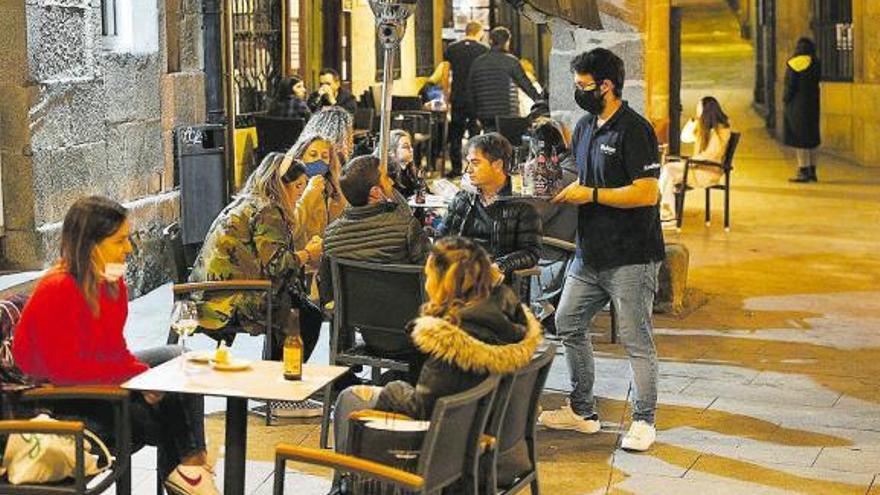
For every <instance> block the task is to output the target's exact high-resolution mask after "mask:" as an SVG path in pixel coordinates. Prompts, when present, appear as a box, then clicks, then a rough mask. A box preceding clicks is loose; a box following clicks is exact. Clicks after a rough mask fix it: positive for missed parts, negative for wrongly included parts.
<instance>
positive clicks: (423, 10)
mask: <svg viewBox="0 0 880 495" xmlns="http://www.w3.org/2000/svg"><path fill="white" fill-rule="evenodd" d="M415 31H416V76H417V77H426V76H430V75H431V74H432V73H433V72H434V4H433V2H421V3H420V4H419V6H418V7H417V8H416V12H415Z"/></svg>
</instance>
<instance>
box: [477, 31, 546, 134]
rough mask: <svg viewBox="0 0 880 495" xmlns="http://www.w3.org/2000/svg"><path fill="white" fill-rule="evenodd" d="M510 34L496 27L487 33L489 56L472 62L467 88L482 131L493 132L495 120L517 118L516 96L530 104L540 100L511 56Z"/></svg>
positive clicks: (515, 59)
mask: <svg viewBox="0 0 880 495" xmlns="http://www.w3.org/2000/svg"><path fill="white" fill-rule="evenodd" d="M510 38H511V34H510V30H509V29H507V28H506V27H496V28H495V29H493V30H492V31H491V32H489V45H490V46H491V49H490V50H489V53H486V54H485V55H482V56H480V58H478V59H476V60H475V61H474V66H473V67H472V68H471V73H470V81H469V82H468V87H469V88H470V90H471V98H472V100H473V104H474V110H475V111H476V113H477V118H478V119H479V120H480V124H481V125H482V126H483V130H485V131H493V130H495V117H518V116H519V92H517V90H516V88H517V87H519V89H521V90H523V92H524V93H525V94H526V95H528V97H529V98H531V99H532V100H533V101H538V100H541V99H543V97H542V95H541V93H539V92H538V90H536V89H535V86H534V85H533V84H532V81H531V80H530V79H529V76H527V75H526V72H525V70H523V68H522V65H521V64H520V62H519V59H518V58H516V57H515V56H513V55H512V54H511V53H510Z"/></svg>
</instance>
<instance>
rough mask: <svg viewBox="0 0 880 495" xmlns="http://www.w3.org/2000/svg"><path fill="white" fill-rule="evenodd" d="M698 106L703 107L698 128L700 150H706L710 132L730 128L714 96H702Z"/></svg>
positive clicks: (728, 121)
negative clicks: (720, 128)
mask: <svg viewBox="0 0 880 495" xmlns="http://www.w3.org/2000/svg"><path fill="white" fill-rule="evenodd" d="M700 105H702V107H703V115H701V116H700V127H699V131H700V149H706V146H708V145H709V138H710V137H711V134H712V131H714V130H716V129H717V128H719V127H730V120H729V119H728V118H727V114H726V113H724V110H722V109H721V104H720V103H718V100H716V99H715V97H714V96H704V97H703V99H702V100H700Z"/></svg>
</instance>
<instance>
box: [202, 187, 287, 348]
mask: <svg viewBox="0 0 880 495" xmlns="http://www.w3.org/2000/svg"><path fill="white" fill-rule="evenodd" d="M301 273H302V267H301V265H300V261H299V258H297V256H296V255H295V254H294V245H293V235H292V233H291V229H290V226H289V223H288V222H287V220H286V219H285V218H284V213H283V211H282V210H281V209H280V208H278V207H277V206H275V205H272V204H270V203H268V202H266V201H265V200H262V199H259V198H252V197H242V198H237V199H236V200H235V201H233V202H232V203H231V204H230V205H229V206H227V207H226V208H224V210H223V211H222V212H221V213H220V215H219V216H218V217H217V219H216V220H214V223H213V224H212V225H211V229H210V231H209V232H208V236H207V238H206V239H205V244H204V245H203V246H202V250H201V252H200V253H199V256H198V258H197V259H196V262H195V266H194V267H193V271H192V274H191V275H190V277H189V280H190V282H205V281H216V280H230V279H249V280H271V281H272V283H273V287H274V289H273V294H274V296H273V307H274V308H278V307H280V305H278V304H275V303H276V301H278V300H279V298H280V297H281V296H282V295H284V292H285V291H286V292H287V293H289V294H290V295H295V294H299V295H302V294H303V292H304V289H303V285H302V279H301V277H300V275H301ZM265 315H266V301H265V297H264V296H263V295H262V294H260V293H248V292H233V291H229V292H227V291H221V292H212V293H208V294H206V295H205V299H204V300H203V301H202V303H201V304H200V306H199V325H200V326H201V327H202V328H204V329H206V330H208V331H211V330H219V329H222V328H224V327H225V326H226V325H228V324H229V323H230V322H231V321H236V323H238V324H239V325H241V326H242V327H243V328H244V329H245V330H247V331H248V332H249V333H251V334H260V333H263V332H264V330H265V328H264V326H263V325H262V323H261V322H263V321H264V320H265Z"/></svg>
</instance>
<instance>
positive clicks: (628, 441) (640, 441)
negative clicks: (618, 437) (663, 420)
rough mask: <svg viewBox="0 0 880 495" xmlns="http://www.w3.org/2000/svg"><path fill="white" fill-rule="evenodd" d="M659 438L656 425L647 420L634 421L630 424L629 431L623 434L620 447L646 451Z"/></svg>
mask: <svg viewBox="0 0 880 495" xmlns="http://www.w3.org/2000/svg"><path fill="white" fill-rule="evenodd" d="M656 439H657V430H656V429H654V425H652V424H649V423H648V422H647V421H633V424H631V425H630V426H629V431H627V432H626V435H624V436H623V441H621V442H620V448H622V449H623V450H634V451H636V452H644V451H646V450H648V449H650V448H651V445H654V440H656Z"/></svg>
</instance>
